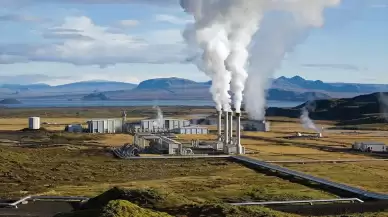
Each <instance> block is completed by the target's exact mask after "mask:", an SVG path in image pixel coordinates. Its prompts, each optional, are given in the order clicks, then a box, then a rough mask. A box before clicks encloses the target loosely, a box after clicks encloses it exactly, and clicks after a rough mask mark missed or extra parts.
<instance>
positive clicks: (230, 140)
mask: <svg viewBox="0 0 388 217" xmlns="http://www.w3.org/2000/svg"><path fill="white" fill-rule="evenodd" d="M228 114H229V144H232V143H233V112H229V113H228Z"/></svg>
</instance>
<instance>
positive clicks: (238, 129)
mask: <svg viewBox="0 0 388 217" xmlns="http://www.w3.org/2000/svg"><path fill="white" fill-rule="evenodd" d="M236 121H237V123H236V151H237V154H242V153H241V152H242V150H241V149H242V147H241V114H240V113H236Z"/></svg>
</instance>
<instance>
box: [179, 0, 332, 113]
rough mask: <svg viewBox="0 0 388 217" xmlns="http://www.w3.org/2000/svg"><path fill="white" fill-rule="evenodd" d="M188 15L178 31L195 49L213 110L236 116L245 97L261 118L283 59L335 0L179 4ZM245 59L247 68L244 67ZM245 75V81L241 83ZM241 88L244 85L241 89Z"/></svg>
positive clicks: (219, 0) (192, 0)
mask: <svg viewBox="0 0 388 217" xmlns="http://www.w3.org/2000/svg"><path fill="white" fill-rule="evenodd" d="M180 1H181V6H182V8H184V9H185V11H186V12H187V13H189V14H191V15H192V16H193V17H194V20H195V22H194V24H191V25H188V26H187V28H186V29H185V31H184V34H183V35H184V38H185V40H186V41H187V43H188V44H189V45H190V46H192V47H196V48H199V49H200V53H201V60H200V61H198V62H197V66H198V68H199V69H200V70H202V71H204V72H205V73H206V74H207V75H208V76H210V77H211V78H212V87H211V93H212V95H213V99H214V101H215V103H216V107H217V110H221V109H223V110H225V111H229V110H230V102H231V99H230V98H231V97H230V95H229V91H230V90H231V91H232V92H233V94H234V98H233V100H234V107H235V108H236V111H237V112H239V111H240V108H241V103H242V100H243V93H244V94H245V102H246V106H245V108H246V110H247V112H248V114H249V115H250V117H251V118H252V119H263V118H264V113H265V103H266V101H265V90H266V89H267V87H268V80H269V78H270V77H271V76H272V74H273V72H274V71H275V70H276V68H277V67H279V66H280V63H281V61H282V60H283V58H284V56H285V55H286V54H287V53H288V52H291V51H292V50H293V48H294V47H295V46H296V45H297V44H298V43H299V42H301V41H302V40H303V39H304V38H305V36H306V35H307V34H306V33H307V32H308V29H310V28H313V27H321V26H322V25H323V23H324V18H323V11H324V9H325V8H326V7H330V6H336V5H337V4H339V3H340V0H180ZM248 60H249V64H247V63H248ZM248 76H249V79H248V82H246V80H247V77H248ZM245 85H247V87H245Z"/></svg>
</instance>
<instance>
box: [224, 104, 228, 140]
mask: <svg viewBox="0 0 388 217" xmlns="http://www.w3.org/2000/svg"><path fill="white" fill-rule="evenodd" d="M228 119H229V115H228V112H224V145H225V146H227V145H228V144H229V128H228V127H229V120H228Z"/></svg>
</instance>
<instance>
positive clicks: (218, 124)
mask: <svg viewBox="0 0 388 217" xmlns="http://www.w3.org/2000/svg"><path fill="white" fill-rule="evenodd" d="M221 116H222V112H221V111H217V135H218V140H220V139H221V125H222V120H221Z"/></svg>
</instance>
